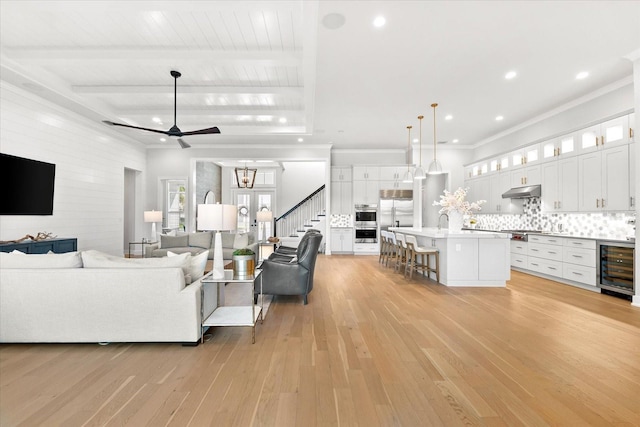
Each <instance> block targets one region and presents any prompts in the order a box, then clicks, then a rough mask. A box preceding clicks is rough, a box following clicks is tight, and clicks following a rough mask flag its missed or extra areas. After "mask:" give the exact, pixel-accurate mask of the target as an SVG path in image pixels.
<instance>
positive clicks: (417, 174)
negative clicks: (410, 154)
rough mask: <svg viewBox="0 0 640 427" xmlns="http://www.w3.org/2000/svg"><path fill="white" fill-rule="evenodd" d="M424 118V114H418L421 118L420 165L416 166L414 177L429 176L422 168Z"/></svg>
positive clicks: (422, 177)
mask: <svg viewBox="0 0 640 427" xmlns="http://www.w3.org/2000/svg"><path fill="white" fill-rule="evenodd" d="M422 119H424V116H418V120H420V150H419V153H420V166H418V167H416V170H415V172H414V173H413V179H425V178H426V177H427V175H425V173H424V169H422Z"/></svg>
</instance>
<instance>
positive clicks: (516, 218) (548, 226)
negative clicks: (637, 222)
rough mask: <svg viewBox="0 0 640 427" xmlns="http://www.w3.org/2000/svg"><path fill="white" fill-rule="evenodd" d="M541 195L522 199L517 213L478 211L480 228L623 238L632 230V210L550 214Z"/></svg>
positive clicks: (477, 216) (633, 215)
mask: <svg viewBox="0 0 640 427" xmlns="http://www.w3.org/2000/svg"><path fill="white" fill-rule="evenodd" d="M540 205H541V202H540V198H538V197H532V198H530V199H525V200H524V201H523V208H524V210H523V213H522V214H514V215H508V214H507V215H503V214H482V213H478V214H476V215H475V218H476V219H477V220H478V223H477V225H476V227H477V228H481V229H489V230H521V229H522V230H544V231H558V226H561V227H562V231H563V232H566V233H568V234H571V235H575V236H584V237H589V236H611V237H624V236H627V235H630V234H632V233H633V230H634V228H633V224H629V223H628V221H629V220H632V219H635V214H634V213H632V212H630V213H628V212H602V213H600V212H591V213H577V212H570V213H569V212H561V213H551V212H542V211H541V206H540Z"/></svg>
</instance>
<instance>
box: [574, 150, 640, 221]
mask: <svg viewBox="0 0 640 427" xmlns="http://www.w3.org/2000/svg"><path fill="white" fill-rule="evenodd" d="M578 159H579V165H578V170H579V178H578V185H579V194H578V200H579V208H580V210H581V211H587V212H593V211H624V210H629V209H631V207H630V204H631V200H630V197H629V187H630V184H629V181H630V180H629V146H623V147H613V148H609V149H606V150H602V151H598V152H593V153H586V154H583V155H581V156H580V157H579V158H578Z"/></svg>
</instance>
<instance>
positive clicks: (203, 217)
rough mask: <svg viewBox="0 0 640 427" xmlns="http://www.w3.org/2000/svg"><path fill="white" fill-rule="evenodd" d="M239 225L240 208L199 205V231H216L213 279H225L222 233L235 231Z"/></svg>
mask: <svg viewBox="0 0 640 427" xmlns="http://www.w3.org/2000/svg"><path fill="white" fill-rule="evenodd" d="M237 223H238V208H237V206H234V205H221V204H220V203H216V204H215V205H206V204H203V205H198V230H205V231H216V236H215V240H214V243H213V270H211V277H212V278H214V279H222V278H224V261H223V259H222V257H223V253H222V236H221V235H220V232H221V231H233V230H235V229H236V225H237Z"/></svg>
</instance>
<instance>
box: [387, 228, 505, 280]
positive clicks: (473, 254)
mask: <svg viewBox="0 0 640 427" xmlns="http://www.w3.org/2000/svg"><path fill="white" fill-rule="evenodd" d="M389 231H393V232H395V233H402V234H409V235H413V236H416V240H417V241H418V245H420V246H435V247H436V248H438V250H439V251H440V283H442V284H443V285H445V286H480V287H504V286H506V284H507V280H509V279H510V278H511V257H510V252H511V246H510V240H509V237H510V235H509V234H508V233H498V232H490V231H475V230H461V231H455V232H450V231H449V230H444V229H443V230H439V229H437V228H421V229H416V228H411V227H389Z"/></svg>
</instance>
